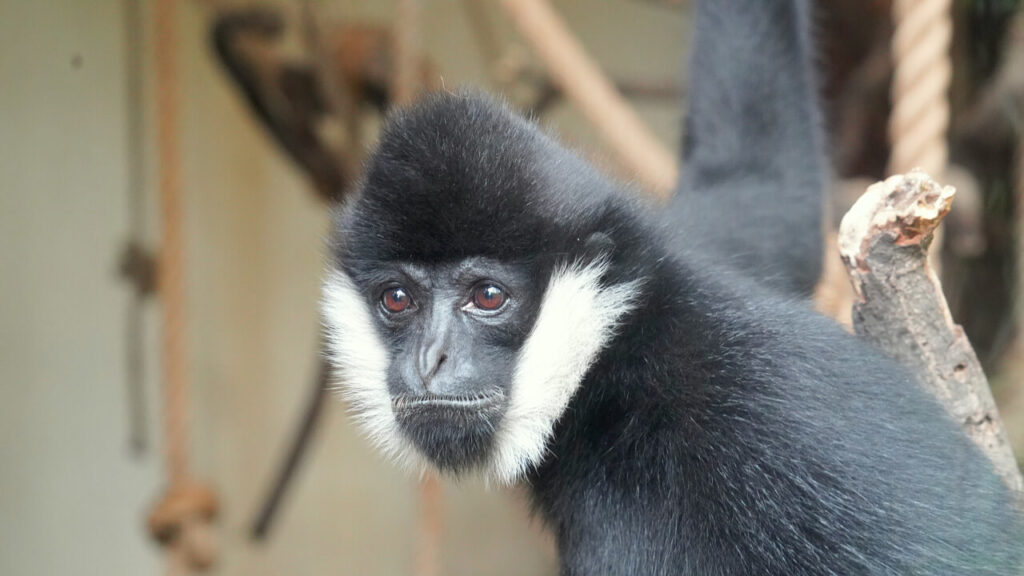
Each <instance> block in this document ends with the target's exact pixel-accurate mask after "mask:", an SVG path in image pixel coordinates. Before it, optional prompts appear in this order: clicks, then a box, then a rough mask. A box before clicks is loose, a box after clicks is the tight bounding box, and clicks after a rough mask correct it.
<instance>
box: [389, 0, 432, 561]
mask: <svg viewBox="0 0 1024 576" xmlns="http://www.w3.org/2000/svg"><path fill="white" fill-rule="evenodd" d="M420 8H421V7H420V1H419V0H398V5H397V6H396V7H395V21H394V26H393V41H394V51H393V53H394V58H395V64H394V73H393V75H392V77H391V97H392V103H393V104H394V105H395V106H405V105H407V104H409V103H410V102H412V101H413V100H415V99H416V96H417V95H418V93H419V91H420V82H419V80H420V78H419V63H420V37H419V32H420V31H419V26H420ZM418 500H419V511H418V515H417V518H416V537H417V541H416V555H415V557H414V559H413V574H414V575H415V576H437V574H440V568H441V564H440V548H441V532H442V531H443V527H442V526H441V484H440V482H439V481H438V479H437V476H436V475H434V474H433V473H432V472H427V473H426V474H425V475H424V476H423V478H422V480H420V485H419V499H418Z"/></svg>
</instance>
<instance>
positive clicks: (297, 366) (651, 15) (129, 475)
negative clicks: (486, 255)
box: [0, 0, 685, 576]
mask: <svg viewBox="0 0 1024 576" xmlns="http://www.w3.org/2000/svg"><path fill="white" fill-rule="evenodd" d="M197 4H198V3H183V6H184V7H183V9H182V10H181V58H182V94H181V102H182V106H183V122H182V126H181V136H182V141H183V160H184V183H185V190H186V202H187V224H186V230H187V248H188V255H187V259H188V298H189V306H190V307H189V315H188V322H189V333H188V336H189V341H188V344H189V352H190V361H191V366H190V375H191V380H192V382H193V385H194V395H193V423H194V428H193V448H194V450H193V457H194V463H195V467H196V469H197V470H198V472H199V474H200V475H201V476H202V477H203V478H206V479H209V480H211V481H212V482H213V483H214V484H215V485H216V487H217V489H218V490H219V492H220V494H221V497H222V500H223V505H224V516H223V518H222V521H221V523H220V524H219V536H220V540H221V550H222V555H221V562H220V564H219V566H218V568H217V570H216V573H217V574H232V575H247V576H248V575H260V574H289V575H290V574H326V573H331V574H403V573H409V569H410V566H411V559H412V550H413V543H414V533H413V529H412V525H413V520H414V517H415V498H414V495H415V492H414V483H413V482H412V481H411V480H410V479H409V478H406V477H404V476H403V475H402V474H401V473H399V472H398V471H396V470H395V469H394V468H393V467H392V466H390V465H389V464H388V463H386V462H384V461H382V459H381V458H380V457H378V456H377V455H376V454H374V453H373V452H372V450H371V449H370V448H369V447H368V446H367V444H366V443H365V442H364V441H363V440H362V439H361V438H360V437H359V436H358V434H357V433H356V431H355V430H354V429H353V427H352V426H351V425H350V424H349V422H348V421H347V420H346V418H345V415H344V408H343V406H341V405H340V403H338V402H332V403H331V406H330V408H329V409H328V410H327V412H326V415H325V424H324V426H323V427H322V429H321V431H320V435H319V437H318V439H317V442H316V443H315V445H314V446H313V449H312V451H311V458H310V459H309V460H308V461H307V463H306V466H305V467H304V468H303V469H302V471H301V474H300V476H299V477H298V481H297V482H296V484H295V486H294V487H293V491H292V493H291V494H290V498H289V499H288V500H287V501H286V504H285V507H284V509H283V514H282V515H281V517H280V521H279V523H278V525H277V526H276V530H275V532H274V534H273V536H272V538H271V539H270V541H269V543H268V544H267V545H265V546H263V547H256V546H252V545H251V544H249V543H248V542H247V541H246V539H245V534H246V528H247V523H248V522H249V521H250V520H251V517H252V515H253V513H254V511H255V508H256V506H257V504H258V502H259V500H260V498H261V496H262V494H263V491H264V489H265V487H266V484H267V482H269V480H270V477H271V474H272V472H273V471H274V468H275V466H276V465H277V462H278V459H279V457H280V454H281V452H282V450H283V449H284V446H285V442H286V441H287V439H288V438H289V436H290V435H291V433H292V429H293V427H294V425H295V422H296V419H297V417H298V416H299V414H300V412H301V410H302V408H303V404H304V403H305V402H306V399H307V394H308V392H309V380H310V378H311V377H312V375H313V372H314V369H315V362H314V355H315V353H316V337H315V334H316V333H315V330H316V327H317V316H316V299H317V296H318V284H319V278H320V272H321V268H322V266H321V258H322V252H323V250H322V248H323V239H324V236H325V234H326V232H327V228H326V226H327V219H326V215H325V211H324V208H323V207H322V206H321V205H319V204H318V203H317V202H316V201H315V200H314V198H313V196H312V194H310V193H309V191H308V190H307V189H306V187H305V184H304V182H303V180H302V178H301V175H300V174H298V173H297V171H296V170H295V169H294V168H293V167H292V166H291V165H290V164H289V163H288V162H287V161H286V160H285V159H284V158H282V157H281V156H280V155H279V154H278V152H277V150H276V149H275V147H274V146H273V145H272V144H271V143H270V142H269V141H268V140H267V138H266V137H265V135H264V134H263V133H262V132H261V131H260V130H259V129H258V128H257V127H255V126H254V125H253V124H252V122H251V120H250V118H249V115H248V111H247V110H245V109H244V108H243V107H242V106H241V105H240V100H239V98H238V97H237V95H236V94H235V93H234V92H233V91H232V90H231V89H230V87H229V86H228V85H227V83H226V82H225V79H224V77H223V76H222V75H221V73H220V71H219V69H218V68H217V67H216V66H215V64H214V63H213V62H212V60H211V59H210V56H209V54H208V52H207V50H206V44H205V30H204V20H203V15H202V14H201V13H200V12H199V11H198V10H197V8H196V5H197ZM319 4H321V5H327V4H328V2H326V1H324V2H321V3H319ZM556 4H557V6H558V8H559V10H560V11H561V12H562V13H563V14H564V15H565V16H566V18H567V20H568V21H569V22H570V24H571V26H572V27H573V29H574V30H575V31H576V32H578V34H579V36H580V38H581V39H582V40H583V42H584V43H585V44H586V45H587V46H588V47H589V48H590V49H591V50H592V51H593V52H594V54H595V55H596V56H598V58H599V59H600V60H601V61H602V63H603V64H604V65H606V67H607V68H608V69H610V70H613V71H616V72H618V73H620V74H622V75H624V76H629V77H634V78H638V79H645V78H648V79H649V78H662V77H668V76H675V75H677V74H676V73H677V71H678V69H679V67H680V65H681V60H682V59H681V56H680V49H681V46H682V37H683V35H684V33H685V32H684V22H683V14H681V13H679V12H675V11H671V10H666V9H663V8H659V7H657V6H654V5H652V4H650V3H645V2H636V1H628V0H623V1H616V2H608V1H601V2H597V1H590V2H584V1H582V0H573V1H570V0H565V1H562V2H557V3H556ZM330 5H331V8H332V10H333V13H334V14H335V15H346V16H347V17H350V18H356V17H360V18H371V19H377V20H380V19H387V18H388V17H389V15H390V13H391V3H390V2H373V3H370V2H355V1H347V2H341V1H335V0H331V4H330ZM425 5H426V8H425V10H424V23H425V29H424V31H423V37H424V42H425V45H426V48H427V51H428V53H429V54H430V56H431V57H432V58H433V59H434V61H435V62H437V63H438V67H439V69H440V71H441V73H442V75H443V76H444V79H445V83H446V85H447V86H449V87H451V86H454V85H458V84H461V83H465V82H480V81H481V80H482V79H483V77H484V73H485V71H486V70H485V67H484V64H483V62H482V61H481V60H480V58H478V57H477V55H476V54H475V52H474V44H473V43H472V36H471V35H470V32H469V30H468V28H467V23H466V21H465V19H464V16H463V13H462V12H461V10H460V3H459V2H457V1H454V0H428V1H426V2H425ZM492 7H493V6H492ZM494 16H495V17H498V14H497V13H494ZM122 20H123V12H122V5H121V3H120V2H118V1H116V0H89V1H84V0H63V1H61V0H0V574H5V575H6V574H12V575H15V574H17V575H20V574H32V575H35V574H76V575H109V574H156V573H158V572H159V571H160V570H161V562H160V558H159V555H158V553H157V551H156V550H155V549H154V547H153V546H152V545H151V544H150V543H149V542H148V540H147V539H146V537H145V534H144V532H143V526H142V522H143V518H144V514H145V511H146V509H147V506H148V505H149V503H150V502H151V501H152V500H153V499H154V498H155V497H156V496H157V495H158V493H159V489H160V485H161V481H162V477H161V475H160V472H161V467H160V463H159V459H158V457H157V456H158V451H154V452H150V453H149V454H147V455H146V456H144V457H143V458H142V459H139V460H133V459H131V458H129V457H128V455H127V450H126V434H127V430H126V428H127V421H126V416H125V414H126V411H125V407H124V402H125V400H124V393H123V390H124V387H125V383H124V370H123V364H124V360H125V358H124V351H123V347H124V346H123V338H124V324H125V310H126V306H127V304H128V300H129V291H128V289H127V288H126V287H125V286H124V285H123V284H121V283H120V282H119V281H118V280H117V278H116V274H115V270H116V265H117V255H118V251H119V249H120V243H121V241H122V239H123V238H124V237H125V235H126V230H127V206H126V194H127V192H126V190H125V187H126V174H127V162H128V153H127V152H128V151H127V150H126V141H125V133H126V125H125V115H126V112H125V93H124V76H123V74H124V56H125V46H124V35H123V26H122ZM499 30H501V32H502V37H503V38H504V39H512V38H513V37H514V36H513V35H512V34H511V32H510V31H508V30H506V29H504V28H503V27H501V26H499ZM150 56H151V55H150V54H149V53H148V52H147V53H146V57H147V64H148V63H149V60H148V58H149V57H150ZM73 60H80V66H78V67H76V66H73V64H72V62H73ZM151 72H152V70H151V69H149V70H147V75H150V74H151ZM150 80H151V79H150ZM147 97H148V98H149V99H151V98H152V90H149V91H148V92H147ZM640 110H641V112H642V113H643V115H644V117H645V119H646V120H647V121H648V123H649V124H650V125H651V126H652V127H653V128H654V129H655V130H656V132H657V133H658V135H659V136H660V137H661V138H663V139H664V140H665V141H666V143H668V144H670V145H674V142H675V140H676V134H678V125H677V124H678V111H677V108H676V107H675V106H671V105H643V106H640ZM545 120H546V121H550V122H551V123H552V125H554V126H556V127H557V128H558V130H559V131H560V132H562V133H563V134H564V135H565V136H566V137H567V139H570V140H572V141H574V142H585V143H587V144H588V145H594V143H595V140H596V139H595V133H594V132H593V131H592V130H591V129H590V128H589V127H588V126H586V125H585V124H584V123H583V122H582V121H581V119H580V117H579V115H578V114H577V113H575V112H574V111H573V110H571V109H570V108H569V107H567V106H560V107H559V108H558V109H557V110H555V111H554V112H553V113H552V114H550V115H549V116H548V118H546V119H545ZM151 128H152V118H149V122H148V123H147V145H148V146H149V151H151V150H152V130H151ZM152 164H153V162H152V158H150V159H149V161H148V164H147V169H148V173H149V174H150V175H152V174H153V166H152ZM152 182H153V179H152V178H150V183H152ZM149 188H150V189H149V194H150V204H151V205H152V203H153V202H152V194H153V192H154V191H153V189H152V186H150V187H149ZM153 221H154V222H155V218H154V219H153ZM151 229H152V226H151ZM153 233H154V234H155V231H153ZM151 308H152V307H151ZM157 320H158V317H157V314H156V310H155V309H151V310H149V311H148V316H147V323H148V337H147V348H148V350H149V359H150V362H151V366H150V371H151V372H153V366H152V361H153V360H154V358H155V356H154V354H155V347H154V343H155V330H156V322H157ZM150 376H151V377H150V378H149V383H148V386H149V393H150V401H151V404H153V406H151V411H150V414H151V415H153V414H155V413H156V406H155V403H154V402H155V386H156V382H155V378H153V377H152V376H153V374H151V375H150ZM156 426H157V423H156V421H155V420H152V419H151V421H150V428H151V431H152V432H153V433H154V434H155V433H156V431H157V427H156ZM444 515H445V516H444V521H445V524H446V533H445V541H444V546H443V550H442V561H443V573H445V574H484V573H486V574H526V573H529V574H543V573H554V571H555V568H554V560H553V554H552V552H551V548H550V545H549V544H548V543H546V541H545V540H544V537H543V536H542V534H541V532H540V529H539V527H538V526H536V523H531V521H530V519H529V517H528V515H527V513H526V511H525V508H524V506H523V505H522V502H521V499H520V498H517V497H516V495H515V494H510V493H506V492H494V491H491V492H488V491H486V490H485V489H484V487H483V486H482V485H480V484H479V483H478V482H475V481H466V482H464V483H461V484H452V483H447V484H446V485H445V506H444Z"/></svg>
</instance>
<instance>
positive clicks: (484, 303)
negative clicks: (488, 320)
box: [473, 284, 508, 310]
mask: <svg viewBox="0 0 1024 576" xmlns="http://www.w3.org/2000/svg"><path fill="white" fill-rule="evenodd" d="M507 299H508V298H507V297H506V296H505V291H504V290H502V288H501V287H500V286H496V285H494V284H481V285H479V286H477V287H476V288H475V289H474V290H473V305H474V306H476V307H477V308H479V309H481V310H497V309H498V308H501V307H502V306H503V305H504V304H505V301H506V300H507Z"/></svg>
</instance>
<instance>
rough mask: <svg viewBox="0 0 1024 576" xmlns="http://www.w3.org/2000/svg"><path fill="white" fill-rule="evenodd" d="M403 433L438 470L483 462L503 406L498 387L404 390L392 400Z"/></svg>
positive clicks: (488, 451) (454, 470) (455, 468)
mask: <svg viewBox="0 0 1024 576" xmlns="http://www.w3.org/2000/svg"><path fill="white" fill-rule="evenodd" d="M391 406H392V410H393V411H394V413H395V418H396V419H397V420H398V425H399V427H400V428H401V430H402V433H403V435H404V436H405V437H406V438H408V439H409V440H411V441H412V443H413V445H415V446H416V448H417V449H418V450H419V451H420V453H421V454H423V455H424V456H426V457H427V458H428V459H429V460H430V461H431V462H433V463H434V465H435V466H437V467H438V468H439V469H440V470H442V471H446V472H460V471H463V470H467V469H470V468H473V467H476V466H479V465H482V464H483V463H484V461H485V460H486V459H487V455H488V454H489V453H490V450H491V446H492V445H493V444H494V432H495V430H496V429H497V427H498V425H499V423H500V422H501V420H502V417H503V416H504V413H505V408H506V396H505V394H503V393H501V392H500V391H494V392H487V393H484V394H472V395H439V394H424V395H419V394H403V395H401V396H396V397H395V398H394V399H392V401H391Z"/></svg>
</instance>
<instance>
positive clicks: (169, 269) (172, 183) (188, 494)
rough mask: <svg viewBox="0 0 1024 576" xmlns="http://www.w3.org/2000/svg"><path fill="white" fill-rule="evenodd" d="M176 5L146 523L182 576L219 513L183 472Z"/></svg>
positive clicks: (209, 551) (200, 557)
mask: <svg viewBox="0 0 1024 576" xmlns="http://www.w3.org/2000/svg"><path fill="white" fill-rule="evenodd" d="M177 6H178V2H177V1H176V0H157V2H156V5H155V9H154V17H155V20H156V21H155V29H156V98H157V153H158V156H159V162H160V176H159V195H160V225H161V234H162V239H161V245H160V258H159V260H158V264H157V266H158V268H157V287H158V291H159V294H160V298H161V300H162V302H163V323H162V326H161V356H162V366H161V370H162V374H161V376H162V384H163V390H162V399H163V404H162V416H163V423H164V459H165V466H166V470H167V476H168V486H167V489H166V492H165V493H164V495H163V497H162V498H161V500H160V502H158V503H157V505H156V506H155V507H154V508H153V511H152V512H151V514H150V517H149V529H150V532H151V533H152V535H153V537H154V538H156V539H157V540H158V541H159V542H161V543H162V544H164V545H166V546H167V547H168V550H169V553H170V558H169V566H168V574H169V575H170V576H180V575H183V574H188V573H190V572H192V571H193V570H196V569H202V568H205V567H207V566H209V565H210V564H211V563H212V561H213V556H214V551H213V545H212V538H211V535H210V533H209V527H208V522H209V521H210V520H211V519H212V518H213V516H214V514H215V513H216V510H217V501H216V497H215V496H214V494H213V492H212V491H211V490H210V489H209V488H207V487H206V486H204V485H202V484H199V483H196V482H194V481H193V480H192V479H191V478H190V475H189V469H188V418H187V416H188V378H187V373H186V371H187V369H186V366H187V365H186V354H185V281H184V268H185V265H184V240H183V237H182V202H181V158H180V156H179V150H180V147H179V140H178V133H177V127H178V122H179V120H178V118H179V117H178V112H179V108H178V87H179V81H178V67H177V53H178V52H177V50H178V46H177V23H176V19H177Z"/></svg>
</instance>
